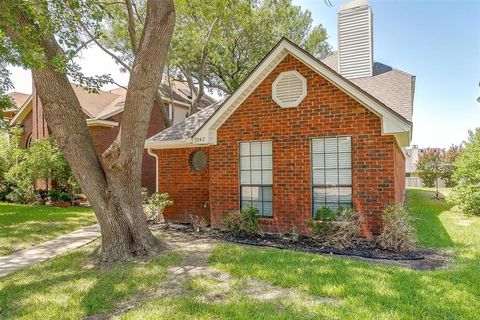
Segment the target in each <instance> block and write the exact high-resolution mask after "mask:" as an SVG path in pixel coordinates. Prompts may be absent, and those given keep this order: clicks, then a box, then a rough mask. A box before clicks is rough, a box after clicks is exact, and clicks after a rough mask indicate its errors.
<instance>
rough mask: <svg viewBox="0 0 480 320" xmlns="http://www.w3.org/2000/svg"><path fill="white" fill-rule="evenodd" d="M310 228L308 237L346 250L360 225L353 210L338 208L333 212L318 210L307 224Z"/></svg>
mask: <svg viewBox="0 0 480 320" xmlns="http://www.w3.org/2000/svg"><path fill="white" fill-rule="evenodd" d="M307 225H308V226H309V227H310V228H311V232H310V235H311V236H312V237H314V238H317V239H318V240H319V241H321V242H323V243H324V244H325V245H332V246H335V247H342V248H348V247H351V246H352V242H353V240H354V239H355V238H356V237H357V234H358V232H359V230H360V223H359V220H358V216H357V214H356V212H355V210H353V209H350V208H343V207H340V208H338V210H337V211H333V210H332V209H330V208H328V207H324V208H321V209H318V210H317V212H315V217H314V219H313V220H310V221H308V222H307Z"/></svg>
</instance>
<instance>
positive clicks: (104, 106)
mask: <svg viewBox="0 0 480 320" xmlns="http://www.w3.org/2000/svg"><path fill="white" fill-rule="evenodd" d="M72 88H73V90H74V91H75V94H76V96H77V98H78V101H79V102H80V105H81V107H82V109H83V112H84V113H85V114H86V115H87V116H88V118H89V119H90V120H102V121H103V120H107V119H109V118H110V117H112V116H114V115H116V114H118V113H121V112H123V108H124V105H125V97H126V93H127V91H126V90H125V89H123V88H117V89H113V90H110V91H99V92H97V93H92V92H89V91H87V90H86V89H84V88H83V87H81V86H79V85H78V84H75V83H72ZM160 91H161V92H162V97H163V99H164V101H165V102H167V103H168V102H170V101H171V98H170V87H169V86H168V85H167V84H162V86H161V87H160ZM171 93H172V95H171V96H172V97H173V102H174V103H175V105H177V106H178V105H181V106H184V107H185V108H187V107H188V106H189V105H190V98H191V97H190V98H189V96H188V95H189V93H190V90H189V89H188V86H186V85H185V84H184V83H182V82H179V81H174V82H173V83H172V92H171ZM9 95H10V96H11V97H12V98H13V99H14V101H15V103H16V105H17V108H16V109H15V110H14V111H15V112H16V114H15V116H14V117H13V118H12V120H11V123H12V124H15V123H17V122H19V121H22V120H23V119H24V117H25V116H26V115H27V114H28V112H30V110H31V105H30V104H28V103H25V102H27V101H28V102H29V101H30V100H31V98H32V95H27V94H23V93H18V92H12V93H10V94H9ZM22 101H23V103H22ZM213 102H215V100H214V99H213V98H211V97H210V96H208V95H205V96H204V97H203V98H202V100H201V103H200V108H204V107H206V106H208V105H210V104H212V103H213ZM89 123H91V124H94V123H95V124H96V123H106V122H98V121H90V122H89ZM112 123H113V122H112ZM115 125H117V124H115Z"/></svg>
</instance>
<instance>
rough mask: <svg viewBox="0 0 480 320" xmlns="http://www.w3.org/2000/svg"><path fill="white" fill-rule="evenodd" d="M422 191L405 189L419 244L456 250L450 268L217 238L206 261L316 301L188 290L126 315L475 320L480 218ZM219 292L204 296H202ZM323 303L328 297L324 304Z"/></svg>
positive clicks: (479, 301)
mask: <svg viewBox="0 0 480 320" xmlns="http://www.w3.org/2000/svg"><path fill="white" fill-rule="evenodd" d="M432 197H433V193H432V192H430V191H425V190H408V207H409V208H410V212H412V216H413V218H414V222H413V224H414V226H415V228H416V230H417V234H418V235H417V237H418V242H419V244H420V245H424V246H430V247H435V248H438V249H441V250H445V251H449V252H451V253H452V254H454V259H453V261H452V264H451V265H450V266H449V267H448V268H447V269H440V270H435V271H413V270H410V269H405V268H403V267H398V266H392V265H382V264H372V263H368V262H363V261H359V260H354V259H347V258H342V257H328V256H319V255H314V254H305V253H299V252H293V251H289V250H278V249H259V248H252V247H245V246H239V245H234V244H222V245H219V246H218V247H217V248H216V249H215V250H214V253H213V255H212V257H211V259H210V263H211V264H212V265H213V266H214V267H215V268H217V269H218V270H220V271H224V272H228V273H230V274H232V275H233V276H234V278H236V279H237V280H238V281H242V280H243V281H246V279H248V278H249V277H253V278H256V279H259V280H261V281H263V282H265V283H268V284H271V285H274V286H278V287H281V288H290V289H292V290H295V291H296V292H300V293H302V294H304V295H306V296H307V297H310V298H312V299H317V300H318V301H320V303H319V304H308V303H304V302H303V301H302V300H299V301H284V302H283V303H282V302H281V301H280V299H277V301H275V300H273V301H271V300H269V301H258V300H255V299H252V298H251V297H250V296H249V295H246V294H240V293H238V292H233V293H232V294H231V295H230V296H229V297H227V298H226V299H225V297H220V295H215V292H211V289H210V291H208V290H206V289H205V287H202V286H199V285H198V281H199V280H198V279H194V280H192V282H191V283H190V286H191V290H190V294H189V295H186V296H182V297H177V298H175V297H173V298H170V299H167V300H157V301H151V302H148V303H146V304H145V305H144V306H142V307H140V308H139V309H137V310H133V311H131V312H129V313H127V314H125V315H124V318H125V319H479V313H478V312H479V310H480V298H479V297H480V276H479V270H480V237H479V235H480V217H467V216H465V215H463V214H462V213H460V212H458V211H457V210H458V209H457V208H456V207H453V208H452V206H451V205H449V204H447V203H445V202H444V201H437V200H434V199H432ZM208 293H209V294H210V296H213V297H216V296H218V298H217V299H216V298H213V299H202V296H204V295H205V294H208ZM321 301H325V303H321Z"/></svg>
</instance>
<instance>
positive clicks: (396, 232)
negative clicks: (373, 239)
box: [377, 205, 414, 253]
mask: <svg viewBox="0 0 480 320" xmlns="http://www.w3.org/2000/svg"><path fill="white" fill-rule="evenodd" d="M382 218H383V226H382V232H381V234H380V235H379V236H378V238H377V242H378V245H379V246H380V248H382V249H385V250H390V251H394V252H400V253H401V252H407V251H410V250H412V249H413V248H414V240H413V239H414V237H413V228H412V227H411V226H410V223H409V215H408V212H407V211H406V210H405V208H403V207H401V206H399V205H390V206H388V207H387V208H386V209H385V210H384V211H383V215H382Z"/></svg>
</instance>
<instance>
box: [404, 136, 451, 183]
mask: <svg viewBox="0 0 480 320" xmlns="http://www.w3.org/2000/svg"><path fill="white" fill-rule="evenodd" d="M431 150H433V151H436V152H439V153H440V152H442V151H443V150H442V149H440V148H418V145H413V146H412V147H411V148H406V150H405V158H406V162H405V180H406V186H407V187H423V186H424V185H423V182H422V179H420V177H418V175H417V163H418V160H420V158H421V157H422V156H423V155H424V154H425V153H427V152H429V151H431ZM444 186H445V182H444V181H443V180H440V181H439V187H444Z"/></svg>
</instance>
